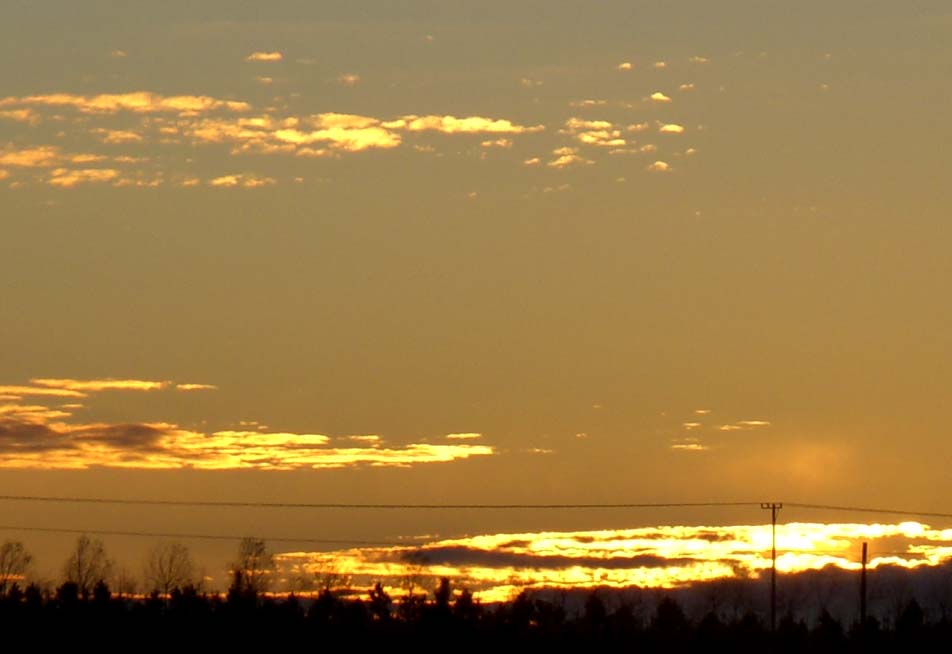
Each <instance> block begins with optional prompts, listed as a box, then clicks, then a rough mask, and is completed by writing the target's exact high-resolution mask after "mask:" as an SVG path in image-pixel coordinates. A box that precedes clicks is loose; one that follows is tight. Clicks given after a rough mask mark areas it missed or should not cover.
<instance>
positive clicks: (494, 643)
mask: <svg viewBox="0 0 952 654" xmlns="http://www.w3.org/2000/svg"><path fill="white" fill-rule="evenodd" d="M608 604H613V605H614V606H612V607H611V608H609V606H608ZM812 622H813V623H812V624H809V625H808V624H807V623H806V622H804V621H802V620H797V619H794V618H792V617H790V616H789V615H788V616H780V617H779V618H778V625H777V630H776V633H771V632H770V629H769V626H768V625H767V624H765V620H764V619H763V617H762V616H761V615H758V614H756V613H753V612H750V613H747V614H745V615H739V616H736V617H734V618H730V619H725V618H724V617H723V616H720V615H718V614H717V613H715V612H713V611H711V612H709V613H707V614H706V615H704V616H703V617H701V618H700V619H693V620H692V619H689V618H688V617H687V616H686V614H685V612H684V611H683V610H682V608H681V606H680V604H679V603H678V602H677V601H676V600H674V599H671V598H670V597H663V598H661V599H660V601H659V602H658V603H657V605H656V606H655V607H654V610H653V611H652V612H651V614H650V615H647V616H640V615H638V612H637V611H634V610H633V608H632V607H631V606H629V605H626V604H625V603H624V602H622V603H617V602H606V601H604V600H603V599H602V597H601V596H600V594H599V593H598V592H593V593H590V594H588V595H587V596H586V597H585V599H584V601H583V602H581V603H580V604H579V605H578V608H576V609H569V608H567V607H566V605H565V604H564V602H562V603H560V602H558V601H553V600H552V599H543V598H542V596H541V595H539V594H536V595H533V594H530V593H528V592H523V593H522V594H520V595H519V596H518V597H516V598H515V599H514V600H513V601H511V602H508V603H503V604H498V605H494V606H492V607H484V606H481V605H480V604H479V603H478V602H475V601H474V600H473V598H472V596H471V595H470V594H469V593H468V592H466V591H462V592H453V591H452V589H451V588H450V586H449V583H448V582H447V581H445V580H444V581H443V582H442V583H441V584H440V585H439V586H438V587H437V589H436V591H435V592H434V593H433V594H432V595H422V594H421V595H412V596H409V597H408V598H406V597H405V598H402V599H401V600H400V601H392V600H391V598H390V597H389V596H388V595H387V594H386V593H385V592H384V591H383V589H382V588H380V587H379V586H378V587H377V588H375V589H374V590H373V591H371V593H370V594H369V595H367V596H365V597H360V598H343V597H340V596H338V595H336V594H335V593H333V592H331V591H329V590H326V591H323V592H321V593H319V594H318V595H317V596H316V597H312V598H311V597H309V598H303V597H298V596H295V595H293V594H292V595H289V596H287V597H280V598H275V597H262V596H257V595H255V594H249V593H245V594H241V593H235V592H231V593H229V595H228V596H225V597H220V596H218V595H206V594H202V593H199V592H197V591H196V590H195V589H193V588H190V587H189V588H185V589H184V590H175V591H173V592H172V593H171V594H170V596H168V597H160V596H159V595H158V594H153V595H152V596H150V597H146V598H121V597H116V596H114V595H113V594H112V593H111V592H110V590H109V588H108V587H107V586H106V585H105V584H99V585H98V586H97V587H96V588H95V589H94V590H93V591H92V592H91V593H89V594H88V596H86V597H83V596H82V594H81V593H80V592H79V590H78V588H77V587H76V585H75V584H70V583H66V584H63V585H62V586H60V587H59V588H58V589H57V590H56V591H55V592H53V593H49V592H47V593H44V592H42V591H41V590H40V589H39V588H38V587H35V586H31V587H28V588H26V589H25V590H21V589H19V588H16V587H14V588H13V589H11V590H10V591H9V592H8V593H7V594H6V597H4V598H3V599H2V600H0V633H3V634H5V636H6V637H7V638H6V639H5V640H6V642H7V643H13V642H19V639H20V637H25V638H28V639H29V642H32V643H34V644H35V645H36V646H39V647H41V648H43V649H45V645H48V644H50V643H53V642H56V643H57V644H61V645H63V646H70V647H73V646H75V647H80V646H81V647H82V648H83V650H86V649H88V648H89V647H92V648H95V649H100V650H102V649H109V650H112V649H124V650H134V649H143V648H144V649H149V650H151V649H155V648H162V649H166V650H167V649H170V648H174V649H184V650H187V651H192V650H195V649H209V648H210V649H211V650H212V651H222V650H223V649H225V648H229V649H250V648H255V649H260V650H263V651H280V650H284V649H288V648H299V649H305V650H308V651H319V650H325V651H330V650H342V649H344V648H347V649H348V650H353V651H363V650H365V649H368V648H373V649H379V648H388V649H391V648H399V651H404V650H409V651H420V652H427V651H454V650H463V651H476V650H486V649H487V648H497V649H498V648H504V649H505V650H506V651H510V650H512V649H526V650H531V651H537V650H544V649H550V650H559V651H561V650H566V649H574V650H579V651H628V652H672V651H674V652H677V651H711V652H721V651H726V652H765V651H774V652H842V651H845V652H854V651H855V652H869V651H874V652H886V651H890V652H892V651H896V652H898V651H901V652H926V651H935V652H945V651H950V650H952V621H950V620H948V619H945V618H943V619H939V620H929V619H927V616H926V614H925V613H924V612H923V610H922V608H921V607H920V606H919V604H918V603H917V602H916V601H915V600H914V599H913V600H910V601H909V602H907V603H906V604H905V605H904V606H902V607H898V608H897V612H896V614H895V616H894V618H893V619H892V620H891V621H889V623H886V622H885V621H880V620H878V619H875V618H869V619H868V620H867V622H866V623H865V624H864V625H859V624H856V623H854V624H842V623H841V622H840V621H838V620H837V619H835V618H833V617H832V616H831V615H830V614H829V613H826V612H825V611H821V612H820V614H819V617H818V618H817V619H816V620H814V621H812ZM93 651H94V650H93Z"/></svg>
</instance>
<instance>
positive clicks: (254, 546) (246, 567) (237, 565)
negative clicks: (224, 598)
mask: <svg viewBox="0 0 952 654" xmlns="http://www.w3.org/2000/svg"><path fill="white" fill-rule="evenodd" d="M274 569H275V562H274V554H272V553H271V551H270V550H269V549H268V546H267V545H266V544H265V542H264V540H262V539H260V538H250V537H248V538H242V539H241V542H240V543H239V544H238V558H237V560H236V561H235V562H234V563H232V564H231V576H232V578H233V580H234V581H233V588H234V590H236V591H238V592H239V593H242V594H248V595H257V594H258V593H260V592H262V591H265V590H268V587H269V586H270V585H271V579H272V577H273V576H274Z"/></svg>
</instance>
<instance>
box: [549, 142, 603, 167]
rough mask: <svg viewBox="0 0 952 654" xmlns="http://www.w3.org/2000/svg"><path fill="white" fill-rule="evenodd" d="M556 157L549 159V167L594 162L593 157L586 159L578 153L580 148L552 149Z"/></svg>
mask: <svg viewBox="0 0 952 654" xmlns="http://www.w3.org/2000/svg"><path fill="white" fill-rule="evenodd" d="M552 154H554V155H556V158H555V159H553V160H552V161H549V162H548V163H547V164H546V166H548V167H549V168H556V169H562V168H568V167H569V166H574V165H585V164H591V163H594V162H593V161H592V160H591V159H586V158H585V157H582V156H580V155H579V154H578V148H572V147H562V148H556V149H555V150H553V151H552Z"/></svg>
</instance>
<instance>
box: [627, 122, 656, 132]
mask: <svg viewBox="0 0 952 654" xmlns="http://www.w3.org/2000/svg"><path fill="white" fill-rule="evenodd" d="M625 129H626V130H627V131H629V132H644V131H645V130H648V129H651V125H650V124H649V123H646V122H645V123H635V124H633V125H629V126H628V127H626V128H625Z"/></svg>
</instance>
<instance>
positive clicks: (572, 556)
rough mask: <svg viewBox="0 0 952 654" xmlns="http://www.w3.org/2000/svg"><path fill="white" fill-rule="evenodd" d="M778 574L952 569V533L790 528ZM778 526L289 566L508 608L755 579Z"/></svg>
mask: <svg viewBox="0 0 952 654" xmlns="http://www.w3.org/2000/svg"><path fill="white" fill-rule="evenodd" d="M776 538H777V540H776V542H777V549H778V556H777V569H778V570H780V571H781V572H783V573H796V572H803V571H807V570H821V569H823V568H824V567H826V566H830V565H832V566H835V567H837V568H841V569H844V570H858V569H859V568H860V567H861V563H860V562H859V561H857V560H856V551H857V549H858V547H859V545H860V544H861V543H864V542H868V543H870V545H871V548H870V549H871V551H873V552H875V551H880V552H893V551H895V550H896V549H897V547H899V548H902V549H903V553H901V554H898V555H895V554H886V553H884V554H881V555H879V556H875V555H874V556H873V557H872V558H871V560H870V561H869V563H868V567H869V568H872V569H875V568H878V567H881V566H887V565H895V566H900V567H905V568H919V567H925V566H937V565H942V564H944V563H947V562H948V561H950V560H952V530H941V529H933V528H931V527H930V526H928V525H924V524H921V523H918V522H904V523H899V524H869V525H867V524H855V523H839V524H837V523H834V524H817V523H796V522H795V523H787V524H778V525H777V528H776ZM770 552H771V527H770V525H730V526H704V525H699V526H681V525H671V526H660V527H644V528H636V529H618V530H598V531H574V532H573V531H564V532H557V531H549V532H528V533H499V534H484V535H477V536H469V537H465V538H453V539H444V540H436V541H431V542H426V543H421V544H418V545H416V546H393V547H365V548H354V549H348V550H339V551H336V552H290V553H286V554H282V555H280V556H279V560H280V562H281V564H282V566H286V567H287V568H292V569H294V570H297V571H299V572H305V573H314V572H319V571H320V570H322V569H323V570H327V569H334V570H347V572H348V582H349V583H350V584H352V587H364V588H365V589H369V587H370V586H372V585H373V583H374V582H376V581H379V580H383V581H384V582H385V583H387V582H390V583H393V584H394V585H398V584H399V579H400V578H401V576H402V575H405V574H407V573H409V572H412V571H416V574H420V570H421V563H422V571H423V574H426V575H430V576H432V577H433V578H439V577H448V578H450V579H451V580H452V581H453V582H454V585H458V586H465V587H467V588H469V589H471V590H472V591H473V592H474V594H475V595H476V596H477V597H478V598H479V599H481V600H482V601H487V602H491V601H505V600H507V599H511V597H512V596H513V594H514V593H516V592H518V591H520V590H524V589H541V588H550V589H565V590H570V589H581V590H585V589H592V588H599V587H601V588H605V587H609V588H631V587H636V588H656V589H672V588H678V587H684V586H688V585H690V584H696V583H699V582H705V581H714V580H719V579H749V578H751V577H756V576H758V575H760V574H762V573H763V572H765V571H767V570H769V568H770V566H771V553H770Z"/></svg>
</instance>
